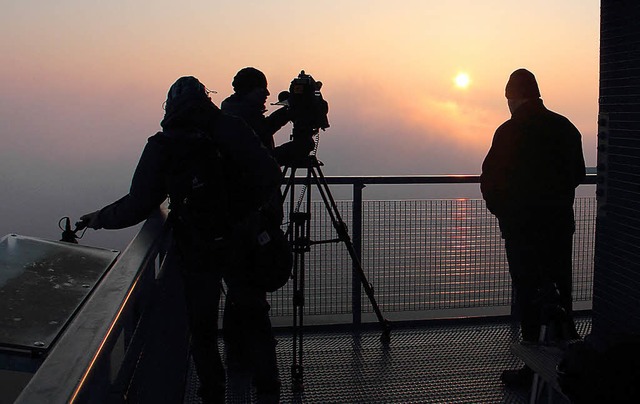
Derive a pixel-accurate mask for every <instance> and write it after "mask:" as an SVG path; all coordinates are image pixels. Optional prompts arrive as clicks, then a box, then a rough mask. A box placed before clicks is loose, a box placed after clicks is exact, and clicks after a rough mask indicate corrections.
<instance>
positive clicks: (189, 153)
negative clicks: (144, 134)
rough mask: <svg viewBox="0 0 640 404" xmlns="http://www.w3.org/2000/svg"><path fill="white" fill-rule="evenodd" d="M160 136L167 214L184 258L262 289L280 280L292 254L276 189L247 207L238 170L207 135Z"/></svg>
mask: <svg viewBox="0 0 640 404" xmlns="http://www.w3.org/2000/svg"><path fill="white" fill-rule="evenodd" d="M162 141H163V142H164V143H165V144H166V145H167V146H168V147H169V150H170V155H171V158H170V160H171V161H170V168H169V170H168V173H167V189H168V192H169V201H170V202H169V209H170V214H169V217H170V221H171V223H172V225H173V228H174V234H175V235H176V239H177V242H178V246H179V248H180V249H181V252H182V255H183V257H184V259H185V260H186V261H187V262H188V263H192V264H195V267H196V268H198V269H203V270H210V268H209V267H210V265H208V264H214V265H216V267H219V268H220V269H221V270H222V271H223V274H224V275H225V279H227V280H231V281H233V280H234V279H235V280H238V279H240V280H241V281H242V282H248V283H250V284H252V285H254V286H256V287H258V288H260V289H263V290H264V291H266V292H273V291H275V290H277V289H279V288H281V287H282V286H284V285H285V284H286V283H287V281H288V280H289V278H290V275H291V267H292V264H293V256H292V252H291V248H290V246H289V243H288V241H287V240H286V237H285V236H284V233H283V232H282V229H281V228H280V223H281V220H282V204H281V196H280V193H279V192H277V191H276V192H275V194H274V195H273V196H272V198H269V200H268V202H267V203H264V204H263V206H261V207H259V208H249V206H251V204H250V203H247V200H246V199H247V198H249V197H250V196H249V195H246V194H245V193H244V192H243V190H242V188H243V187H244V186H246V185H245V184H244V183H243V180H242V176H241V175H240V174H239V173H234V172H232V170H230V168H229V167H228V164H227V162H226V161H225V159H224V157H223V156H222V155H221V154H220V151H219V150H218V148H217V146H216V144H215V142H214V141H213V140H212V139H210V138H197V139H174V138H167V137H164V139H163V140H162ZM200 264H203V265H200Z"/></svg>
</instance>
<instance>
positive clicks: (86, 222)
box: [76, 210, 102, 230]
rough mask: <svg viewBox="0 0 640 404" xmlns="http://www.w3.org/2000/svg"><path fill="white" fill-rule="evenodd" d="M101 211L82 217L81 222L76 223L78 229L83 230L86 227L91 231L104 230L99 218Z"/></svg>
mask: <svg viewBox="0 0 640 404" xmlns="http://www.w3.org/2000/svg"><path fill="white" fill-rule="evenodd" d="M99 213H100V210H96V211H95V212H91V213H87V214H86V215H82V216H80V221H79V222H77V223H76V229H77V230H82V229H84V228H85V227H88V228H90V229H94V230H98V229H100V228H102V226H101V225H100V220H99V218H98V216H99Z"/></svg>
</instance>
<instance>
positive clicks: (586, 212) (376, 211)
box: [269, 197, 596, 317]
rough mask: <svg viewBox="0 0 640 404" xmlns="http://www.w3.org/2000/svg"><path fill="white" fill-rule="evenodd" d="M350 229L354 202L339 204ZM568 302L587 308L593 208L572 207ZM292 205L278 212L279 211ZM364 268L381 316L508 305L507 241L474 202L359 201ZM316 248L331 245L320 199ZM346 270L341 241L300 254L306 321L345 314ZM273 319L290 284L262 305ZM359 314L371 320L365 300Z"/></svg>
mask: <svg viewBox="0 0 640 404" xmlns="http://www.w3.org/2000/svg"><path fill="white" fill-rule="evenodd" d="M337 208H338V211H339V212H340V214H341V215H342V219H343V220H344V222H345V223H346V224H347V225H348V226H350V227H351V224H352V217H353V209H354V206H353V202H352V201H350V200H348V201H338V202H337ZM574 208H575V217H576V232H575V235H574V251H573V258H574V259H573V266H574V272H573V274H574V301H586V302H588V301H591V297H592V291H593V254H594V244H595V215H596V201H595V198H593V197H579V198H576V201H575V205H574ZM288 209H289V207H288V206H287V204H285V212H288ZM360 209H361V214H362V224H361V229H362V231H361V234H353V233H351V232H350V236H351V239H352V240H359V245H360V249H361V266H362V269H363V271H364V274H365V275H366V278H367V280H368V282H369V283H370V284H371V285H372V287H373V288H374V290H375V298H376V301H377V303H378V305H379V307H380V309H381V310H382V311H383V312H405V313H406V312H424V311H442V310H450V309H482V308H487V309H490V308H495V307H504V306H509V305H510V304H511V299H512V291H511V279H510V277H509V271H508V265H507V260H506V255H505V251H504V243H503V240H502V238H501V237H500V230H499V228H498V223H497V220H496V219H495V217H494V216H493V215H492V214H491V213H490V212H489V211H488V210H487V209H486V206H485V204H484V201H483V200H481V199H425V200H384V201H382V200H380V201H370V200H366V201H363V202H362V206H361V207H360ZM310 210H311V221H310V223H311V224H310V226H311V240H312V242H313V243H315V242H320V241H323V240H331V239H335V238H336V237H337V234H336V230H335V229H334V228H333V224H332V220H331V218H330V216H329V215H328V214H327V208H326V207H325V205H324V204H323V202H322V201H312V203H311V209H310ZM352 267H353V263H352V260H351V257H350V255H349V253H348V250H347V248H346V246H345V244H344V243H343V242H335V243H319V244H314V245H312V246H311V249H310V251H309V252H308V253H306V254H305V275H304V280H305V288H304V292H305V293H304V313H305V315H308V316H332V315H343V314H350V313H352V310H353V301H352V287H353V282H356V283H357V282H358V279H357V278H354V277H353V270H352ZM269 300H270V303H271V313H272V316H274V317H287V316H291V315H293V304H292V283H291V282H289V284H288V285H287V286H285V287H284V288H282V289H281V290H279V291H277V292H275V293H273V294H271V295H270V297H269ZM360 300H361V302H360V305H361V307H362V312H363V313H368V312H372V307H371V304H370V303H369V301H368V298H367V297H366V295H365V294H364V293H362V296H361V298H360Z"/></svg>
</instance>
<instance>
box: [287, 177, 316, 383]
mask: <svg viewBox="0 0 640 404" xmlns="http://www.w3.org/2000/svg"><path fill="white" fill-rule="evenodd" d="M310 179H311V176H310V174H309V173H307V178H306V184H307V185H306V187H305V190H306V192H307V199H306V209H307V210H306V212H300V211H298V208H299V206H296V203H295V200H294V192H293V189H294V188H293V184H294V180H295V178H294V174H293V173H292V177H291V179H290V183H291V189H290V191H291V193H290V207H289V220H290V223H289V228H288V230H287V232H288V234H289V241H290V243H291V246H292V247H293V255H294V261H293V271H292V275H293V276H292V279H293V309H294V310H293V311H294V312H293V362H292V365H291V379H292V383H293V389H294V390H296V391H301V390H303V389H304V384H303V380H304V379H303V371H304V367H303V365H302V362H303V354H304V349H303V326H304V283H305V264H306V262H305V253H307V252H308V251H310V247H311V242H310V237H311V226H310V222H311V215H310V207H311V194H310V192H308V191H309V186H308V183H309V182H310Z"/></svg>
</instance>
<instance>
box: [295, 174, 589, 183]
mask: <svg viewBox="0 0 640 404" xmlns="http://www.w3.org/2000/svg"><path fill="white" fill-rule="evenodd" d="M325 179H326V180H327V184H330V185H356V184H364V185H368V184H369V185H372V184H386V185H406V184H479V183H480V175H479V174H446V175H341V176H326V177H325ZM596 180H597V175H596V174H587V175H586V177H585V179H584V180H583V181H582V184H584V185H590V184H596V183H597V182H596ZM295 181H296V184H298V183H304V181H305V178H304V177H296V178H295Z"/></svg>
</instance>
